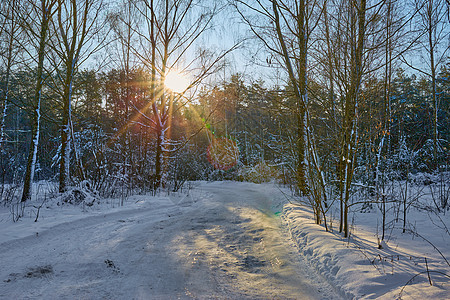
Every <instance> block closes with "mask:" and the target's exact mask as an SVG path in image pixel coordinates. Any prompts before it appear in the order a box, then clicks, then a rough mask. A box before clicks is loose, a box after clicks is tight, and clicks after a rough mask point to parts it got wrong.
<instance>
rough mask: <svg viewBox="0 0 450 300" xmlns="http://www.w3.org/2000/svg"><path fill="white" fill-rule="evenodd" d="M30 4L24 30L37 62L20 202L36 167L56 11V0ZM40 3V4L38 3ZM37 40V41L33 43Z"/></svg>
mask: <svg viewBox="0 0 450 300" xmlns="http://www.w3.org/2000/svg"><path fill="white" fill-rule="evenodd" d="M28 4H29V5H30V6H31V9H30V11H29V12H30V14H29V15H27V16H25V17H26V18H25V20H24V22H25V25H26V28H25V32H26V34H27V35H28V39H29V40H30V42H31V45H32V47H34V49H35V56H37V57H35V56H33V60H34V61H35V62H36V63H37V69H36V87H35V92H34V98H33V102H32V103H31V106H32V107H31V108H32V116H31V118H32V121H31V143H30V148H29V152H28V161H27V167H26V171H25V179H24V186H23V193H22V200H21V201H22V202H25V201H27V200H29V199H30V198H31V191H32V183H33V179H34V171H35V167H36V160H37V152H38V145H39V129H40V122H41V99H42V88H43V85H44V81H45V77H44V59H45V54H46V51H47V44H48V37H49V26H50V23H51V21H52V19H53V16H54V14H55V13H56V9H55V8H56V5H57V0H41V1H40V3H39V2H38V3H36V2H34V1H30V2H27V5H28ZM39 4H40V5H39ZM34 40H37V41H38V43H37V44H36V43H34Z"/></svg>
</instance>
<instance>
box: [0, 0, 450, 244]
mask: <svg viewBox="0 0 450 300" xmlns="http://www.w3.org/2000/svg"><path fill="white" fill-rule="evenodd" d="M449 22H450V19H449V3H448V0H433V1H430V0H381V1H372V0H351V1H347V0H345V1H344V0H315V1H305V0H249V1H246V0H230V1H204V0H127V1H119V2H118V3H116V2H114V1H107V0H8V1H2V2H1V4H0V59H1V62H0V111H1V119H0V149H1V153H0V155H1V156H0V203H1V204H2V205H5V206H11V207H13V209H12V211H14V209H15V210H16V213H15V219H16V220H18V219H19V218H20V217H21V215H23V207H25V206H26V205H27V203H28V202H29V201H32V200H33V198H34V197H37V196H38V194H39V188H37V187H36V183H38V182H43V181H45V182H51V183H53V184H54V186H55V188H54V190H53V191H52V195H53V196H58V195H65V198H64V199H65V201H66V202H71V201H73V202H76V201H80V198H81V200H82V199H84V197H86V195H87V194H92V195H95V197H98V198H108V197H116V198H124V197H128V196H129V195H132V194H145V193H152V194H157V193H160V192H162V191H167V192H176V191H179V190H180V189H183V188H184V187H186V186H187V185H188V184H189V183H190V182H192V181H199V180H203V181H214V180H235V181H251V182H255V183H262V182H268V181H272V180H274V181H276V182H277V183H278V184H280V185H285V186H289V187H290V189H291V191H292V195H294V196H295V197H296V199H297V201H299V202H301V203H303V204H306V205H308V206H310V207H311V208H312V209H313V211H314V215H315V219H316V222H317V223H318V224H323V225H324V226H325V228H327V230H328V229H329V223H330V219H331V220H332V219H333V218H334V219H335V220H338V221H337V222H338V223H339V231H340V232H342V233H343V235H344V236H347V235H348V234H349V223H350V222H351V221H350V220H349V211H353V210H355V209H357V210H364V209H372V208H373V207H377V208H379V210H380V211H381V212H382V213H383V223H382V226H381V227H382V237H383V238H384V231H385V226H388V225H387V221H386V212H387V211H388V213H393V214H396V215H397V219H396V220H397V222H399V223H402V226H403V230H407V211H408V209H409V208H410V207H414V206H417V203H418V201H417V200H418V197H420V196H418V195H419V194H420V192H418V189H419V187H421V188H422V189H421V190H420V191H423V187H424V186H425V187H427V191H429V192H428V194H427V195H428V196H430V195H431V197H432V199H433V201H432V205H429V206H427V207H422V208H423V209H424V210H425V211H429V210H432V211H434V212H436V213H437V214H441V213H445V211H448V209H449V207H450V203H449V196H450V173H449V159H450V146H449V141H450V56H449V55H450V51H449V41H450V35H449V32H450V26H449V24H450V23H449ZM224 39H226V41H224ZM236 58H237V59H236ZM244 65H245V67H244ZM249 68H251V69H252V70H255V71H253V72H248V73H246V70H249ZM174 74H175V75H174ZM171 76H173V78H172V81H174V82H175V83H174V84H173V85H172V86H171V85H169V78H170V77H171ZM181 82H184V83H185V84H184V85H181V84H180V83H181ZM408 189H409V190H408ZM411 191H417V192H414V193H411ZM41 196H42V195H41ZM332 206H335V207H337V208H338V211H339V215H331V212H332V210H330V209H329V208H330V207H332ZM399 215H400V217H399ZM447 232H448V230H447Z"/></svg>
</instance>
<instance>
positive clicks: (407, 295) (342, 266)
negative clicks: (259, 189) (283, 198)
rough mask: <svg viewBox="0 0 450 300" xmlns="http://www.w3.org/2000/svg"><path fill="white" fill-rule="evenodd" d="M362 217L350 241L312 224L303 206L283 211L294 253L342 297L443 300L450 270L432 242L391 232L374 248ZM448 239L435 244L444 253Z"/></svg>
mask: <svg viewBox="0 0 450 300" xmlns="http://www.w3.org/2000/svg"><path fill="white" fill-rule="evenodd" d="M362 215H363V217H364V218H361V216H359V217H360V218H359V219H358V221H357V222H356V223H357V224H358V222H359V224H361V225H356V226H353V230H352V235H351V237H350V239H345V238H343V237H342V235H340V234H339V233H337V232H326V231H325V229H324V227H322V226H319V225H316V224H315V223H314V219H313V214H312V212H311V211H309V210H308V209H307V208H305V207H301V206H298V205H294V204H286V205H285V206H284V209H283V219H284V221H285V222H286V225H287V226H288V228H289V231H290V232H291V236H292V239H293V240H294V242H295V243H296V244H297V247H298V249H299V251H300V253H301V254H303V255H304V256H305V257H306V259H307V261H308V262H309V263H310V265H311V266H312V267H314V268H315V269H316V270H317V271H318V272H319V273H320V274H322V275H323V276H324V277H325V278H326V279H327V281H329V282H330V283H331V284H332V285H333V286H334V287H335V289H336V290H337V291H339V292H340V294H341V296H343V297H344V298H350V299H427V298H428V299H448V297H449V295H450V289H449V278H450V277H448V275H449V274H450V272H449V271H450V268H449V266H448V265H447V263H446V261H445V259H444V258H443V257H442V256H441V255H440V254H439V252H437V251H436V250H435V249H434V248H433V246H432V245H430V244H428V243H427V242H426V241H424V240H422V239H420V238H417V237H415V238H414V239H413V236H412V235H411V234H403V235H402V234H401V232H400V231H398V232H395V231H394V230H393V232H392V233H391V235H392V236H394V234H395V239H394V238H392V240H391V241H390V242H389V243H388V244H386V243H384V242H383V246H384V247H383V249H378V243H377V237H376V233H374V232H371V230H370V229H369V228H370V227H368V226H366V225H367V223H368V222H371V221H373V216H371V215H370V214H362ZM375 224H376V223H375ZM333 225H334V224H333ZM334 226H335V227H337V226H336V225H334ZM372 227H373V226H372ZM431 228H432V227H430V232H432V229H431ZM434 228H435V229H434V231H435V232H436V229H437V228H436V227H434ZM448 242H449V241H448V239H447V240H446V241H443V243H441V244H439V247H441V249H440V251H441V252H443V253H442V254H443V255H444V256H446V255H447V254H448V252H449V247H448ZM439 247H437V248H439ZM427 268H428V272H427ZM428 274H429V275H430V278H431V281H432V284H433V285H432V286H431V285H430V283H429V279H428Z"/></svg>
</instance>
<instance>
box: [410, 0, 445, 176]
mask: <svg viewBox="0 0 450 300" xmlns="http://www.w3.org/2000/svg"><path fill="white" fill-rule="evenodd" d="M415 5H416V7H415V9H416V10H417V11H418V17H417V20H416V22H417V27H418V38H417V44H418V45H419V48H418V49H417V50H418V51H419V52H422V53H425V54H426V56H425V57H424V58H423V59H422V60H421V61H422V63H424V64H425V66H426V68H423V67H419V66H418V65H417V63H412V62H410V61H408V60H407V59H405V58H404V57H403V62H404V63H405V64H406V65H408V66H409V67H411V68H412V69H413V70H415V71H418V72H420V73H421V74H423V75H425V76H427V77H428V78H430V80H431V105H432V108H433V118H432V125H433V137H432V138H433V148H434V149H433V156H434V164H435V167H438V165H439V163H438V153H437V151H438V149H439V147H440V146H439V144H438V139H439V132H438V124H439V122H438V111H439V106H440V103H439V102H440V101H439V93H438V91H437V84H436V76H437V72H438V71H439V68H440V67H441V66H443V65H444V64H445V62H446V60H447V59H448V55H449V49H450V45H449V43H448V40H449V38H450V26H449V25H448V22H449V20H448V11H449V6H448V1H446V0H416V1H415ZM446 17H447V19H446Z"/></svg>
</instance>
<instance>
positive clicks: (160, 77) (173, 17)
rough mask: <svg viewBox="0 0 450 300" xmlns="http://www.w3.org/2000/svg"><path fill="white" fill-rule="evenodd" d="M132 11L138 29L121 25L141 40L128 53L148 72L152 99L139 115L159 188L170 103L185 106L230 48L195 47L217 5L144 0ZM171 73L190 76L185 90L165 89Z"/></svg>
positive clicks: (195, 0)
mask: <svg viewBox="0 0 450 300" xmlns="http://www.w3.org/2000/svg"><path fill="white" fill-rule="evenodd" d="M135 9H136V10H137V11H138V14H139V15H140V18H141V23H140V26H139V27H137V28H135V27H132V26H131V24H130V23H127V22H126V20H124V22H125V23H126V24H127V25H128V26H130V28H131V30H132V32H134V33H135V34H136V35H137V36H138V38H139V40H140V43H139V44H138V45H135V44H131V45H129V47H130V49H131V51H132V53H133V54H134V55H135V56H136V57H137V58H138V59H139V61H140V63H142V64H143V65H144V66H145V68H147V70H149V73H150V90H151V92H150V101H149V104H148V105H147V106H146V107H144V108H143V109H140V111H139V112H137V113H138V114H140V115H141V116H143V117H144V118H145V119H146V120H147V121H148V123H149V124H150V125H148V126H149V127H151V128H152V129H153V130H154V132H155V139H156V149H155V178H154V187H155V188H158V187H160V186H161V183H162V182H163V181H164V178H163V175H164V157H165V156H166V155H168V154H169V153H170V151H172V150H170V149H169V148H170V143H169V141H170V128H171V126H170V122H171V118H172V110H173V108H174V103H175V102H178V107H181V106H183V105H185V104H186V102H187V99H186V98H184V95H185V94H186V93H187V92H188V90H190V89H191V88H193V87H195V86H198V84H200V83H201V81H202V80H203V79H204V78H206V77H207V76H209V75H210V74H212V73H213V72H214V71H215V70H216V69H217V66H218V64H217V63H218V62H219V61H220V60H221V59H222V58H223V57H224V56H225V54H226V53H228V52H229V51H231V49H225V50H223V51H220V52H218V53H215V52H211V51H207V50H205V49H202V48H201V47H199V45H198V42H199V40H200V38H201V37H202V36H203V35H204V34H205V33H206V32H208V31H209V30H210V29H211V27H212V20H213V18H214V17H215V16H216V14H217V12H218V9H219V7H218V6H217V4H212V5H211V4H207V2H206V1H203V0H143V1H138V2H137V3H136V5H135ZM232 48H233V47H232ZM188 53H189V55H190V56H189V57H191V58H188V56H187V54H188ZM175 70H177V71H178V72H179V73H184V74H188V73H189V75H190V76H191V78H192V79H191V82H190V84H189V86H188V87H186V89H185V90H184V91H181V92H179V93H177V94H173V93H171V92H170V91H169V90H168V89H167V88H166V87H165V85H164V82H165V79H166V76H167V74H168V73H170V72H174V71H175Z"/></svg>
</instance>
